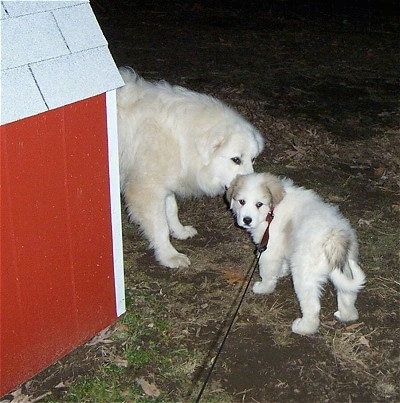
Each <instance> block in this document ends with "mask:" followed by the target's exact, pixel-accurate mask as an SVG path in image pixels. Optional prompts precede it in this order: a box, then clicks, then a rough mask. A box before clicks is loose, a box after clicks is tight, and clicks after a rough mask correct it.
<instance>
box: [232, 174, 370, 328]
mask: <svg viewBox="0 0 400 403" xmlns="http://www.w3.org/2000/svg"><path fill="white" fill-rule="evenodd" d="M226 196H227V199H228V202H229V203H230V207H231V210H232V213H233V215H234V216H235V218H236V222H237V224H238V225H239V226H241V227H243V228H245V229H246V230H247V231H248V232H249V233H250V234H251V236H252V239H253V241H254V243H256V244H259V243H260V242H261V239H262V237H263V235H264V232H265V230H266V228H267V226H268V223H267V221H266V216H267V214H268V212H269V211H270V210H271V208H272V207H273V208H274V211H273V213H274V218H273V220H272V222H271V224H270V228H269V234H270V239H269V243H268V248H267V250H266V251H265V252H263V253H262V254H261V257H260V276H261V279H262V280H261V281H257V282H256V283H255V284H254V286H253V291H254V293H256V294H269V293H272V292H273V291H274V290H275V287H276V283H277V280H278V279H279V278H280V277H283V276H284V275H286V274H288V273H289V271H290V272H291V274H292V278H293V284H294V288H295V291H296V294H297V298H298V300H299V303H300V308H301V312H302V315H303V316H302V317H301V318H298V319H296V320H295V321H294V322H293V324H292V331H293V332H294V333H298V334H302V335H308V334H313V333H315V332H317V330H318V327H319V323H320V320H319V313H320V308H321V307H320V294H321V291H322V287H323V284H324V283H326V282H327V280H328V279H329V280H331V282H332V283H333V284H334V286H335V288H336V290H337V303H338V311H337V312H335V314H334V316H335V318H336V319H337V320H340V321H343V322H347V321H353V320H356V319H358V312H357V309H356V307H355V301H356V298H357V294H358V292H359V291H360V290H361V289H362V288H363V286H364V282H365V275H364V273H363V271H362V270H361V268H360V267H359V265H358V263H357V260H358V245H357V239H356V235H355V232H354V230H353V229H352V228H351V226H350V224H349V222H348V221H347V219H346V218H344V217H343V215H342V214H341V213H340V212H339V210H338V208H337V207H335V206H333V205H330V204H328V203H325V202H323V200H322V199H321V198H320V197H319V196H318V195H317V194H316V193H314V192H313V191H312V190H307V189H304V188H301V187H298V186H295V185H294V184H293V182H292V181H291V180H290V179H286V178H285V179H280V178H278V177H276V176H273V175H271V174H267V173H253V174H249V175H244V176H238V177H237V178H236V179H235V180H234V181H233V183H232V185H231V187H230V188H229V189H228V191H227V195H226Z"/></svg>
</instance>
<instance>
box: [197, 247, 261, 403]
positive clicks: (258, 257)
mask: <svg viewBox="0 0 400 403" xmlns="http://www.w3.org/2000/svg"><path fill="white" fill-rule="evenodd" d="M261 253H262V252H260V251H259V252H258V254H257V256H256V257H255V258H254V260H253V263H252V265H251V266H250V269H249V271H248V272H247V274H246V275H248V274H249V273H250V276H249V279H248V280H247V284H246V287H245V289H244V291H243V293H242V296H241V298H240V301H239V303H238V306H237V308H236V310H235V313H234V314H233V317H232V320H231V322H230V324H229V326H228V329H227V330H226V332H225V336H224V338H223V339H222V342H221V344H220V346H219V348H218V351H217V354H216V356H215V358H214V360H213V362H212V365H211V367H210V369H209V370H208V373H207V376H206V379H205V380H204V382H203V386H202V387H201V390H200V392H199V394H198V395H197V398H196V403H199V402H200V399H201V396H202V395H203V392H204V389H205V388H206V386H207V384H208V381H209V380H210V377H211V374H212V372H213V370H214V367H215V364H216V362H217V360H218V357H219V356H220V354H221V352H222V349H223V348H224V344H225V341H226V339H227V338H228V335H229V332H230V331H231V329H232V326H233V323H234V322H235V319H236V317H237V314H238V313H239V309H240V307H241V305H242V302H243V300H244V297H245V295H246V292H247V290H248V288H249V286H250V282H251V279H252V278H253V275H254V272H255V270H256V268H257V266H258V262H259V260H260V257H261Z"/></svg>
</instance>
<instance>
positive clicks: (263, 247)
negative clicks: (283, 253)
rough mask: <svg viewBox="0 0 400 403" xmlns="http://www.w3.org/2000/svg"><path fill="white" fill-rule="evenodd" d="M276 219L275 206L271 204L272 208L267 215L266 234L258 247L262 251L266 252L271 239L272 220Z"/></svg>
mask: <svg viewBox="0 0 400 403" xmlns="http://www.w3.org/2000/svg"><path fill="white" fill-rule="evenodd" d="M273 219H274V206H271V209H270V210H269V211H268V214H267V216H266V217H265V221H267V223H268V226H267V228H266V230H265V232H264V235H263V237H262V239H261V242H260V244H259V245H258V247H257V249H258V251H259V252H260V253H262V252H264V251H265V250H266V249H267V246H268V241H269V227H270V225H271V221H272V220H273Z"/></svg>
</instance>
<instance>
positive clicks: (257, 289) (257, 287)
mask: <svg viewBox="0 0 400 403" xmlns="http://www.w3.org/2000/svg"><path fill="white" fill-rule="evenodd" d="M274 290H275V284H271V283H264V282H262V281H256V282H255V283H254V285H253V292H254V294H271V293H272V292H274Z"/></svg>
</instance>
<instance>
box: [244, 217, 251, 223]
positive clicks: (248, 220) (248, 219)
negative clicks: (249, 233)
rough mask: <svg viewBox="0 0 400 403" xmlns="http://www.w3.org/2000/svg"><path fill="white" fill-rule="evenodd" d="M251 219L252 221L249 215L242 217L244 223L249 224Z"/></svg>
mask: <svg viewBox="0 0 400 403" xmlns="http://www.w3.org/2000/svg"><path fill="white" fill-rule="evenodd" d="M251 221H252V219H251V217H244V218H243V222H244V223H245V224H246V225H249V224H250V223H251Z"/></svg>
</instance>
